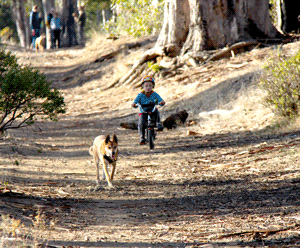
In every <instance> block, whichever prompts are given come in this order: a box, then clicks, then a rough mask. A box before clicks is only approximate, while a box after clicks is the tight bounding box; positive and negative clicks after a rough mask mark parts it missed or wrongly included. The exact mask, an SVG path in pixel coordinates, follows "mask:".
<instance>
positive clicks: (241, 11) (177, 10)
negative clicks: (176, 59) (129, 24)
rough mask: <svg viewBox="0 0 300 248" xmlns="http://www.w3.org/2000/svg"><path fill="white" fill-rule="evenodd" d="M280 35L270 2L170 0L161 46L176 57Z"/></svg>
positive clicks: (166, 5)
mask: <svg viewBox="0 0 300 248" xmlns="http://www.w3.org/2000/svg"><path fill="white" fill-rule="evenodd" d="M258 6H259V7H258ZM278 35H279V33H278V31H277V30H276V28H275V27H274V26H273V24H272V22H271V18H270V16H269V1H268V0H239V1H238V0H181V1H180V0H169V1H166V4H165V12H164V25H163V27H162V30H161V33H160V35H159V38H158V41H157V46H163V47H165V49H166V50H167V51H168V50H170V48H173V49H171V52H172V53H171V52H170V54H172V55H173V56H176V55H179V54H180V53H181V54H184V53H186V52H187V51H191V52H193V51H200V50H208V49H218V48H222V47H225V46H227V45H231V44H233V43H236V42H239V41H243V40H249V39H257V38H275V37H276V36H278Z"/></svg>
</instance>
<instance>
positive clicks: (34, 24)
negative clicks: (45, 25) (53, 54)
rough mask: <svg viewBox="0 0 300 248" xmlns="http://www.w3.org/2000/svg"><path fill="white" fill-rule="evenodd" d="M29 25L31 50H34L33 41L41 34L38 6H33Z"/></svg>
mask: <svg viewBox="0 0 300 248" xmlns="http://www.w3.org/2000/svg"><path fill="white" fill-rule="evenodd" d="M29 24H30V28H31V34H32V48H33V49H35V40H36V38H37V37H40V34H41V18H40V17H39V12H38V6H37V5H34V6H33V8H32V11H31V12H30V15H29Z"/></svg>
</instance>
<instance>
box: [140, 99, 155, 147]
mask: <svg viewBox="0 0 300 248" xmlns="http://www.w3.org/2000/svg"><path fill="white" fill-rule="evenodd" d="M138 105H139V106H140V107H141V109H142V110H143V112H142V115H148V121H147V126H146V130H147V135H146V137H147V139H146V141H148V142H149V148H150V150H152V149H154V140H155V138H156V118H155V114H153V113H154V112H155V110H156V108H157V107H156V105H155V103H148V104H138ZM145 108H147V109H145ZM149 110H150V111H149Z"/></svg>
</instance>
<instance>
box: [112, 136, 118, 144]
mask: <svg viewBox="0 0 300 248" xmlns="http://www.w3.org/2000/svg"><path fill="white" fill-rule="evenodd" d="M113 141H114V142H116V143H118V138H117V135H116V134H114V135H113Z"/></svg>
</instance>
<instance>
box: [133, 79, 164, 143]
mask: <svg viewBox="0 0 300 248" xmlns="http://www.w3.org/2000/svg"><path fill="white" fill-rule="evenodd" d="M154 86H155V81H154V78H153V77H152V76H148V75H146V76H144V77H143V78H142V88H143V90H142V92H140V93H139V94H138V95H137V97H136V98H135V100H134V101H133V103H132V105H131V106H132V107H133V108H137V107H138V105H137V104H139V105H141V104H149V103H154V104H155V105H158V104H159V105H160V106H164V105H165V101H164V100H163V99H162V98H161V97H160V95H159V94H157V93H156V92H154V91H153V88H154ZM145 110H146V111H149V112H150V111H151V110H152V109H147V108H146V109H144V110H143V108H142V107H141V106H140V113H139V125H138V131H139V135H140V145H145V129H146V126H147V121H148V116H147V115H145V114H143V112H144V111H145ZM152 114H153V115H154V117H155V119H156V122H157V129H158V131H162V130H163V126H162V125H161V123H160V116H159V111H158V110H157V108H155V111H154V112H153V113H152Z"/></svg>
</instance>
